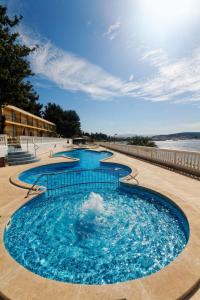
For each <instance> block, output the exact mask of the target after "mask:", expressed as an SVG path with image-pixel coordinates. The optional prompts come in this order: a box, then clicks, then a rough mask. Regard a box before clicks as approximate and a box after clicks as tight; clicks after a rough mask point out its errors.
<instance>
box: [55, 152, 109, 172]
mask: <svg viewBox="0 0 200 300" xmlns="http://www.w3.org/2000/svg"><path fill="white" fill-rule="evenodd" d="M54 156H70V157H73V158H77V159H79V160H80V161H79V162H78V167H79V168H83V169H85V168H89V169H90V168H98V167H99V166H100V160H102V159H105V158H107V157H110V156H112V153H111V152H109V151H101V152H97V151H91V150H84V149H77V150H72V151H64V152H58V153H56V154H54Z"/></svg>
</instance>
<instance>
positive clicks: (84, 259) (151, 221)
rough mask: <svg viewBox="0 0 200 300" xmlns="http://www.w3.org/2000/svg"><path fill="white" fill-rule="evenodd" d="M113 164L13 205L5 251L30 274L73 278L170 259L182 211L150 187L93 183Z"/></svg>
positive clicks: (112, 275)
mask: <svg viewBox="0 0 200 300" xmlns="http://www.w3.org/2000/svg"><path fill="white" fill-rule="evenodd" d="M81 155H82V154H81ZM83 155H84V154H83ZM82 160H84V157H82ZM95 164H96V163H95ZM95 167H96V165H95ZM119 167H121V166H120V165H119ZM49 168H50V170H52V166H50V167H49ZM73 168H74V167H73ZM75 168H76V167H75ZM90 168H91V166H90ZM112 168H113V170H114V169H116V165H114V164H113V165H112ZM32 170H33V169H32ZM77 170H78V169H77ZM113 170H111V169H110V168H109V169H107V170H106V171H104V170H103V171H102V170H101V171H99V170H98V172H96V171H95V170H94V171H92V170H89V171H87V172H89V173H90V172H92V173H91V174H90V176H92V177H94V176H96V177H94V178H95V180H94V182H90V184H78V185H71V186H68V187H67V188H66V189H63V190H61V193H59V194H56V195H54V194H52V195H51V196H49V195H48V194H47V193H44V194H42V195H40V196H38V197H35V198H34V199H32V200H31V201H29V202H27V203H26V204H25V205H24V206H22V207H21V208H20V209H18V210H17V211H16V212H15V214H14V215H13V216H12V219H11V223H10V224H9V226H8V227H7V228H6V230H5V232H4V243H5V246H6V249H7V250H8V251H9V253H10V255H11V256H12V257H13V258H14V259H15V260H16V261H17V262H19V263H20V264H21V265H23V266H24V267H25V268H27V269H29V270H30V271H32V272H34V273H36V274H38V275H41V276H43V277H46V278H50V279H54V280H59V281H63V282H70V283H79V284H111V283H116V282H123V281H127V280H132V279H136V278H140V277H144V276H147V275H150V274H152V273H155V272H157V271H159V270H160V269H162V268H163V267H165V266H166V265H167V264H169V263H170V262H171V261H173V260H174V259H175V258H176V257H177V256H178V255H179V254H180V252H181V251H182V250H183V249H184V247H185V245H186V244H187V241H188V237H189V226H188V222H187V220H186V218H185V216H184V214H183V213H182V212H181V211H180V209H179V208H177V207H176V206H175V205H174V204H172V203H171V201H170V200H169V199H167V198H165V197H164V196H162V195H160V194H157V193H155V192H153V191H151V190H147V189H144V188H141V187H137V186H134V187H128V186H126V185H124V184H120V185H110V184H109V183H106V182H104V183H101V184H96V182H97V181H98V180H97V179H98V178H99V179H100V181H101V180H102V178H103V177H102V176H104V178H105V173H106V176H108V178H109V174H110V176H115V173H113ZM37 171H38V170H37ZM128 171H129V172H130V169H129V170H128V169H127V170H126V169H124V170H123V172H128ZM31 172H32V171H31ZM84 172H85V171H84ZM120 172H121V171H120ZM77 174H78V176H77V178H78V179H77V180H80V182H81V180H82V177H81V176H82V175H80V174H82V173H81V172H80V174H79V173H77ZM102 174H103V175H102ZM113 174H114V175H113ZM28 176H33V174H32V175H30V174H27V177H28ZM34 176H35V175H34ZM59 176H60V175H58V177H56V178H57V179H58V178H59V181H62V179H61V177H59ZM79 176H80V177H79ZM120 176H121V175H120ZM120 176H119V177H120ZM92 177H91V178H92ZM31 178H32V179H33V177H31ZM80 178H81V179H80ZM106 178H107V177H106ZM54 184H57V183H55V182H54V181H53V182H52V183H51V186H53V185H54ZM74 186H75V188H74Z"/></svg>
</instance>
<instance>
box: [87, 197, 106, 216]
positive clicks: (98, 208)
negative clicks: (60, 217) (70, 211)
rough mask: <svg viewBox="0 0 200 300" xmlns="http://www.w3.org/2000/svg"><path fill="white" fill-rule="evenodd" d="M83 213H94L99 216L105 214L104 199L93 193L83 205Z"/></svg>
mask: <svg viewBox="0 0 200 300" xmlns="http://www.w3.org/2000/svg"><path fill="white" fill-rule="evenodd" d="M82 211H83V212H84V213H90V212H91V213H94V214H95V215H99V214H102V213H104V212H105V206H104V199H103V197H102V196H101V195H100V194H97V193H94V192H91V193H90V195H89V198H88V200H86V201H85V202H84V203H83V206H82Z"/></svg>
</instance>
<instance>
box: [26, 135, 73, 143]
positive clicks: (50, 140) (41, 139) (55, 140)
mask: <svg viewBox="0 0 200 300" xmlns="http://www.w3.org/2000/svg"><path fill="white" fill-rule="evenodd" d="M69 140H70V139H66V138H54V137H40V136H20V144H27V142H28V143H29V144H31V143H32V144H33V143H38V144H45V143H59V142H60V143H62V142H67V141H69Z"/></svg>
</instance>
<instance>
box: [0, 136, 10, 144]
mask: <svg viewBox="0 0 200 300" xmlns="http://www.w3.org/2000/svg"><path fill="white" fill-rule="evenodd" d="M7 144H8V141H7V135H6V134H0V146H7Z"/></svg>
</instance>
